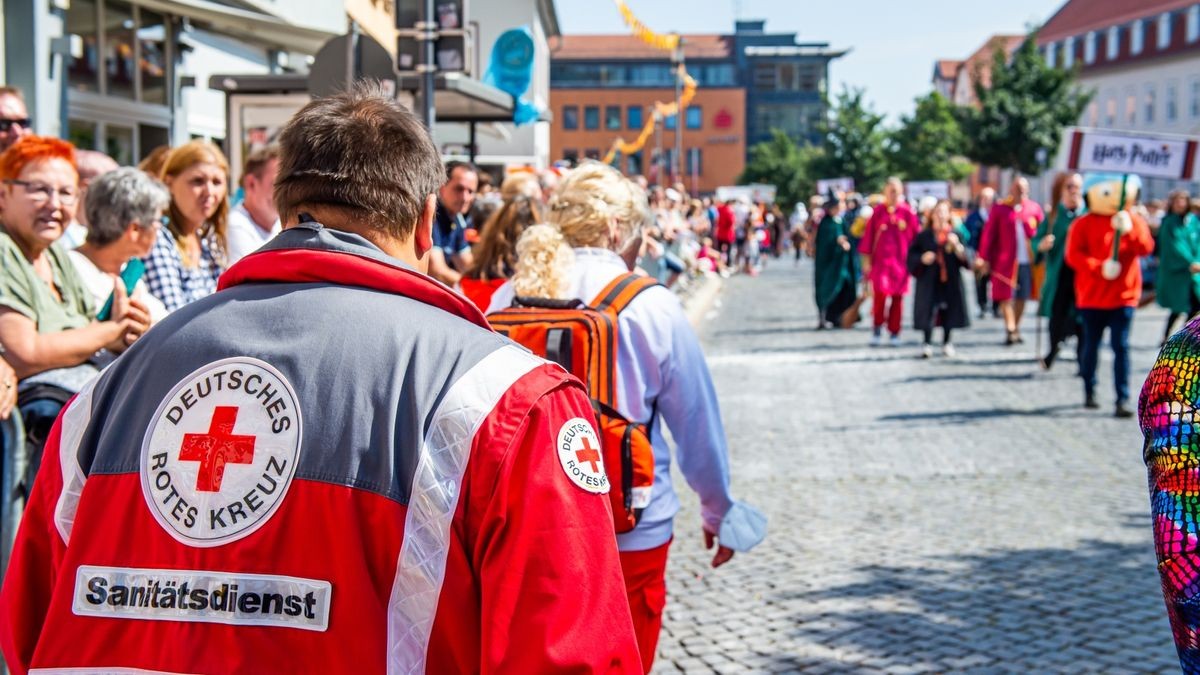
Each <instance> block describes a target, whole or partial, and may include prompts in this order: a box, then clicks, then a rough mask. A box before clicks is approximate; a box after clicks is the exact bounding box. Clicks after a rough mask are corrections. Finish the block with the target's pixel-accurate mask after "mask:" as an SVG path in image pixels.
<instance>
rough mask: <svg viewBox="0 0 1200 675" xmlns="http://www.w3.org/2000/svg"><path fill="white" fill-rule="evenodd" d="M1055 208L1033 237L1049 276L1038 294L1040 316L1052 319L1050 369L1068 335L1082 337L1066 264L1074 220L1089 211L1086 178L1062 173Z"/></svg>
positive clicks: (1038, 257) (1056, 186) (1045, 363)
mask: <svg viewBox="0 0 1200 675" xmlns="http://www.w3.org/2000/svg"><path fill="white" fill-rule="evenodd" d="M1051 192H1052V195H1051V196H1052V198H1053V202H1052V203H1053V204H1054V208H1053V209H1051V211H1050V217H1049V218H1047V219H1045V220H1043V221H1042V223H1041V224H1040V225H1038V230H1037V234H1036V235H1034V238H1033V242H1032V243H1033V247H1034V251H1036V255H1035V259H1034V262H1035V263H1038V264H1041V265H1044V269H1045V278H1044V279H1043V281H1042V290H1041V294H1040V295H1039V296H1038V298H1039V300H1038V315H1039V316H1044V317H1046V318H1048V319H1049V320H1050V351H1049V352H1048V353H1047V354H1046V355H1045V356H1044V357H1042V361H1041V363H1042V367H1043V368H1045V369H1046V370H1049V369H1050V367H1051V366H1053V365H1054V360H1055V359H1056V358H1058V352H1059V350H1061V349H1062V345H1063V343H1064V342H1066V341H1067V338H1069V337H1071V336H1075V338H1076V339H1078V338H1079V336H1080V334H1081V327H1080V324H1079V318H1078V317H1077V316H1076V314H1075V272H1074V271H1073V270H1072V269H1071V268H1070V267H1069V266H1068V265H1065V264H1063V252H1064V251H1065V250H1066V247H1067V233H1068V232H1069V231H1070V229H1071V223H1073V222H1075V219H1076V218H1078V217H1079V216H1082V215H1083V214H1084V212H1085V211H1086V210H1087V209H1086V208H1085V207H1084V203H1083V178H1082V177H1081V176H1080V175H1079V174H1077V173H1063V174H1059V176H1058V178H1056V179H1055V181H1054V188H1053V190H1052V191H1051Z"/></svg>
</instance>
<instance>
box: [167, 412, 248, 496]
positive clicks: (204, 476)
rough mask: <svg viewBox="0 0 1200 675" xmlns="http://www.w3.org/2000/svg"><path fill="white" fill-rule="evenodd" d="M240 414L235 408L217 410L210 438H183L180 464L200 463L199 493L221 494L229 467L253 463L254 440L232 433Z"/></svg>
mask: <svg viewBox="0 0 1200 675" xmlns="http://www.w3.org/2000/svg"><path fill="white" fill-rule="evenodd" d="M237 414H238V409H237V407H235V406H217V407H216V408H215V409H213V417H212V424H210V425H209V427H208V433H207V434H184V435H183V445H182V446H180V448H179V461H181V462H200V470H199V471H198V472H197V473H196V490H198V491H200V492H220V491H221V479H222V478H224V476H225V465H226V464H249V463H251V462H252V461H253V460H254V437H253V436H238V435H235V434H234V433H233V425H234V424H235V423H236V422H237Z"/></svg>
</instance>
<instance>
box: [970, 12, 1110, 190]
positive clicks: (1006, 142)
mask: <svg viewBox="0 0 1200 675" xmlns="http://www.w3.org/2000/svg"><path fill="white" fill-rule="evenodd" d="M1075 76H1076V73H1075V71H1073V70H1062V69H1058V68H1054V67H1052V66H1049V65H1047V64H1046V61H1045V60H1044V59H1043V58H1042V56H1041V54H1039V53H1038V50H1037V31H1034V32H1032V33H1030V34H1029V35H1028V36H1027V37H1026V38H1025V42H1024V43H1022V44H1021V46H1020V47H1019V48H1018V49H1017V51H1016V52H1015V53H1014V54H1013V57H1012V61H1011V63H1010V62H1008V61H1007V59H1006V58H1005V54H1004V50H1003V49H999V48H998V49H997V50H996V53H995V55H994V56H993V58H992V72H991V85H990V86H985V83H984V81H983V78H982V77H979V76H978V73H977V74H976V77H975V96H976V98H977V99H979V107H978V108H964V109H962V116H963V120H962V121H963V131H964V132H965V133H966V136H967V139H968V148H967V156H968V157H969V158H971V159H973V160H975V161H977V162H979V163H980V164H984V165H988V166H999V167H1005V168H1010V169H1014V170H1017V171H1020V172H1022V173H1027V174H1037V173H1041V172H1042V171H1043V170H1045V169H1046V168H1048V167H1049V165H1050V162H1053V161H1054V157H1055V155H1056V154H1057V153H1058V146H1059V144H1060V143H1061V141H1062V131H1063V127H1065V126H1067V125H1069V124H1074V123H1075V122H1076V121H1077V120H1078V119H1079V116H1080V115H1081V114H1082V113H1083V110H1084V108H1086V107H1087V104H1088V102H1089V101H1090V100H1091V98H1092V94H1091V93H1090V92H1082V91H1080V90H1079V88H1078V87H1076V86H1075Z"/></svg>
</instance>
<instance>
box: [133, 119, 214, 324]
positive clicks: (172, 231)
mask: <svg viewBox="0 0 1200 675" xmlns="http://www.w3.org/2000/svg"><path fill="white" fill-rule="evenodd" d="M161 177H162V181H163V183H165V184H166V186H167V189H168V190H170V192H171V206H170V215H169V218H168V220H167V222H166V227H164V228H163V230H162V232H161V233H160V234H159V236H158V239H157V240H156V241H155V242H154V248H153V249H152V250H151V251H150V255H149V256H148V257H147V258H146V285H147V286H149V288H150V292H151V293H152V294H153V295H154V297H156V298H158V299H159V300H161V301H162V303H163V305H165V306H166V308H167V311H169V312H173V311H175V310H177V309H179V308H180V307H183V306H184V305H186V304H188V303H190V302H194V301H196V300H199V299H200V298H203V297H205V296H208V295H211V294H212V293H214V292H215V291H216V290H217V278H218V277H220V276H221V273H222V272H224V271H225V265H226V262H225V261H226V252H227V251H228V244H227V242H226V226H227V223H228V219H229V200H228V199H226V197H227V196H228V189H229V163H228V162H227V161H226V160H225V155H223V154H222V153H221V150H220V149H219V148H218V147H217V146H215V145H213V144H212V143H209V142H207V141H201V140H195V141H191V142H190V143H185V144H184V145H181V146H179V147H178V148H175V149H174V150H172V151H171V154H170V155H168V156H167V159H166V162H165V163H164V164H163V167H162V176H161Z"/></svg>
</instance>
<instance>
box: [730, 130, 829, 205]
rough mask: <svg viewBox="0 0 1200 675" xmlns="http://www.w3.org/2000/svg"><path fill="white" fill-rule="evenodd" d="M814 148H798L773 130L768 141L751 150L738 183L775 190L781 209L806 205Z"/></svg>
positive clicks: (810, 184) (811, 184) (793, 142)
mask: <svg viewBox="0 0 1200 675" xmlns="http://www.w3.org/2000/svg"><path fill="white" fill-rule="evenodd" d="M812 155H813V148H812V147H811V146H799V145H796V142H795V141H793V140H792V138H791V136H788V135H787V134H786V133H784V132H782V131H780V130H778V129H775V130H773V131H772V132H771V140H769V141H763V142H762V143H758V144H757V145H754V146H753V147H751V148H750V161H749V162H747V163H746V167H745V168H744V169H742V175H741V176H740V177H739V178H738V182H739V183H742V184H746V183H766V184H768V185H774V186H775V201H776V202H778V203H779V205H780V206H781V207H782V208H784V209H789V210H790V209H791V208H792V207H793V206H795V204H796V203H797V202H806V201H807V200H808V196H809V195H810V194H812V190H813V187H812V186H813V180H812V178H811V176H810V175H809V165H810V164H811V162H812Z"/></svg>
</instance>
